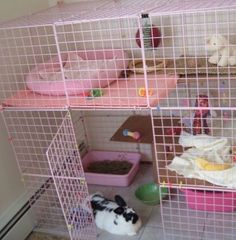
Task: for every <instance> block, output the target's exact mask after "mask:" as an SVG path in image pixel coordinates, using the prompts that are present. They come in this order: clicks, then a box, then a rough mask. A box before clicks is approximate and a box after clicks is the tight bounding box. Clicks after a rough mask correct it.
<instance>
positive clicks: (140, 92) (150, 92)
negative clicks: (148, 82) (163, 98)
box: [138, 87, 153, 97]
mask: <svg viewBox="0 0 236 240" xmlns="http://www.w3.org/2000/svg"><path fill="white" fill-rule="evenodd" d="M147 94H148V96H152V95H153V90H152V89H148V90H146V88H144V87H142V88H139V89H138V95H139V96H140V97H146V96H147Z"/></svg>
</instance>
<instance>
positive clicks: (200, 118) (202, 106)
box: [193, 94, 210, 135]
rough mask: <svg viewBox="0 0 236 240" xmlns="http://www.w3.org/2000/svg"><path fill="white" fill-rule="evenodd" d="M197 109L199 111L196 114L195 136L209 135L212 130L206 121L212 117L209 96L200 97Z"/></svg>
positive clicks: (194, 122)
mask: <svg viewBox="0 0 236 240" xmlns="http://www.w3.org/2000/svg"><path fill="white" fill-rule="evenodd" d="M195 107H197V108H199V109H198V110H196V111H195V113H194V119H193V135H196V134H202V133H205V134H209V132H210V130H209V127H208V125H207V121H206V118H207V117H208V116H209V115H210V110H209V101H208V96H207V95H201V94H200V95H198V96H197V99H196V103H195Z"/></svg>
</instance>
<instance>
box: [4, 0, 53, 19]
mask: <svg viewBox="0 0 236 240" xmlns="http://www.w3.org/2000/svg"><path fill="white" fill-rule="evenodd" d="M48 4H49V3H48V0H0V22H2V21H7V20H11V19H14V18H17V17H21V16H24V15H29V14H32V13H34V12H37V11H41V10H43V9H45V8H48V6H49V5H48Z"/></svg>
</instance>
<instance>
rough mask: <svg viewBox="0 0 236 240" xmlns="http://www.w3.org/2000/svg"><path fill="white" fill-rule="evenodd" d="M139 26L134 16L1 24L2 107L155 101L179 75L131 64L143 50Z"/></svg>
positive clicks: (130, 104)
mask: <svg viewBox="0 0 236 240" xmlns="http://www.w3.org/2000/svg"><path fill="white" fill-rule="evenodd" d="M141 25H142V23H141V22H140V19H139V18H137V17H136V18H124V19H113V20H112V22H110V21H109V20H97V21H94V22H73V23H70V24H69V23H67V24H64V23H57V24H56V25H45V26H35V27H28V28H11V29H10V30H9V31H8V29H7V28H2V29H1V32H2V35H1V36H2V43H3V44H2V47H3V51H2V52H3V54H2V55H1V56H2V62H3V64H2V72H1V73H2V74H1V76H2V77H1V79H2V92H3V94H2V102H3V106H5V107H23V108H65V107H68V106H71V107H126V108H128V107H135V106H138V107H147V106H149V105H151V106H156V104H157V103H159V101H162V100H163V99H165V98H166V97H167V96H168V94H169V92H171V91H173V90H174V89H175V87H176V84H177V79H178V76H177V75H176V74H175V73H171V74H166V73H165V72H163V71H162V73H158V72H155V71H154V72H152V73H149V74H146V69H145V65H143V67H142V66H141V72H136V70H132V69H131V68H132V66H133V65H134V64H136V63H137V61H138V62H140V63H143V59H145V55H146V50H145V51H144V49H143V47H142V45H143V43H142V37H141V36H140V41H141V45H140V46H139V45H138V44H137V42H136V41H137V39H136V38H137V37H136V33H137V32H138V31H139V32H141V31H142V30H140V28H141ZM159 25H160V24H159ZM6 77H7V78H8V81H7V82H6V80H5V79H6ZM147 89H148V91H147ZM149 90H150V95H148V94H147V92H149Z"/></svg>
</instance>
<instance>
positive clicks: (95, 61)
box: [0, 0, 236, 239]
mask: <svg viewBox="0 0 236 240" xmlns="http://www.w3.org/2000/svg"><path fill="white" fill-rule="evenodd" d="M235 12H236V4H235V1H233V0H224V1H223V0H215V1H211V2H209V1H206V0H200V1H194V0H183V1H179V0H170V1H165V0H161V1H154V0H146V1H130V0H115V1H109V0H99V1H92V2H90V1H89V2H83V3H78V4H60V5H58V6H56V7H54V8H50V9H48V10H46V11H43V12H40V13H36V14H33V15H31V16H28V17H23V18H20V19H18V20H16V21H11V22H8V23H2V24H1V26H0V102H1V104H2V110H3V111H2V114H3V117H4V121H5V124H6V127H7V130H8V133H9V139H8V140H9V142H10V143H11V144H12V146H13V149H14V152H15V155H16V160H17V163H18V166H19V169H20V171H21V173H22V177H23V178H22V179H23V181H24V183H25V185H26V188H27V189H28V190H29V193H31V195H32V197H31V198H30V204H31V206H32V208H34V209H35V221H36V225H37V226H38V227H39V228H41V229H50V230H52V229H55V231H56V232H58V231H59V232H66V234H67V235H68V236H69V237H70V238H71V239H95V238H96V229H95V225H94V222H93V215H92V210H91V208H90V204H89V201H88V196H89V194H88V189H87V182H86V178H85V173H84V167H83V157H84V156H85V155H86V154H87V153H88V152H90V151H92V150H101V151H104V150H107V151H117V150H119V151H123V152H129V151H130V152H136V153H140V154H142V160H146V161H150V160H152V161H153V163H154V169H155V173H156V174H155V175H156V176H155V177H156V179H155V181H156V183H158V184H160V185H161V186H168V187H169V189H170V191H169V192H170V193H169V198H167V199H165V200H164V201H163V202H162V203H161V218H162V224H163V228H164V232H165V235H166V236H167V239H169V238H168V237H170V238H172V239H209V238H213V239H234V235H235V233H234V229H235V220H234V219H235V216H234V215H235V214H234V211H235V208H234V200H233V199H234V196H235V182H236V181H235V179H234V178H235V177H234V176H236V174H234V169H235V159H236V157H235V155H236V148H235V140H234V138H235V134H234V128H235V123H234V117H235V107H236V86H235V76H236V67H235V66H236V57H235V56H236V47H235V44H236V27H235V26H236V24H235V23H236V14H235ZM138 123H141V125H140V126H141V127H144V128H143V130H144V131H143V132H142V134H143V139H145V140H143V139H142V138H141V141H140V142H137V141H136V139H132V138H125V140H124V136H123V135H122V130H123V129H124V128H125V126H129V127H134V130H135V127H136V128H138V127H137V126H139V125H138ZM126 124H127V125H126ZM132 124H133V125H132ZM131 130H133V129H131ZM136 130H139V131H141V128H140V129H136ZM147 133H148V134H147ZM119 134H121V136H122V137H123V138H121V136H119ZM146 135H147V137H146ZM144 136H145V137H144ZM127 139H128V140H127ZM142 141H143V142H142Z"/></svg>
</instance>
